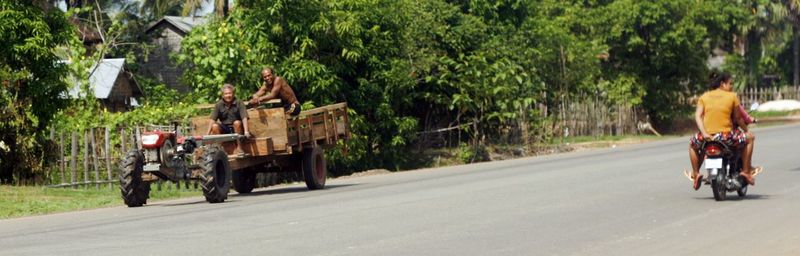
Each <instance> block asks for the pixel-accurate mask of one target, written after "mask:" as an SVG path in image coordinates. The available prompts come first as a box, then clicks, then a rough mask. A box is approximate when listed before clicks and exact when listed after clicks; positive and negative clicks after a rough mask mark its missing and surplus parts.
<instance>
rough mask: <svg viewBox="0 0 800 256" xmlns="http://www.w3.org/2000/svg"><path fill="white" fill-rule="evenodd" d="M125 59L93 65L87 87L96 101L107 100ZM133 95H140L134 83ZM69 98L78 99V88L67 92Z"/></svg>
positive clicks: (104, 60) (121, 70)
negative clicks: (88, 86)
mask: <svg viewBox="0 0 800 256" xmlns="http://www.w3.org/2000/svg"><path fill="white" fill-rule="evenodd" d="M124 65H125V59H103V60H102V61H100V64H99V65H93V66H92V68H91V69H89V70H90V71H91V70H93V72H92V73H91V75H90V76H89V85H90V87H91V89H92V90H93V91H94V97H95V98H98V99H108V96H109V95H110V94H111V90H112V89H113V88H114V84H115V83H116V81H117V77H119V74H120V72H124V67H123V66H124ZM132 86H134V87H136V88H134V93H136V92H138V93H136V94H139V95H141V90H140V89H139V87H138V86H137V85H136V84H135V83H134V84H132ZM69 96H70V97H72V98H78V97H80V96H81V95H80V88H79V87H78V86H75V87H72V88H71V89H70V90H69Z"/></svg>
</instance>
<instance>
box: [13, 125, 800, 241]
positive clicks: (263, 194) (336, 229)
mask: <svg viewBox="0 0 800 256" xmlns="http://www.w3.org/2000/svg"><path fill="white" fill-rule="evenodd" d="M757 135H759V139H758V141H757V145H756V156H755V162H756V164H760V165H764V166H766V172H764V173H763V174H762V175H760V176H759V177H758V179H757V186H755V187H752V188H751V190H750V195H749V196H748V197H747V198H746V199H744V200H738V199H733V200H729V201H725V202H715V201H714V199H713V198H712V196H711V191H710V189H709V188H708V187H703V188H701V190H700V191H697V192H696V191H693V190H691V188H690V183H689V182H688V180H687V179H686V178H684V177H683V176H682V174H681V170H682V169H683V168H684V167H688V162H687V161H688V160H687V152H686V147H687V142H686V139H674V140H668V141H659V142H654V143H648V144H641V145H634V146H625V147H618V148H615V149H603V150H596V151H590V152H578V153H569V154H561V155H553V156H546V157H536V158H526V159H517V160H511V161H503V162H492V163H483V164H474V165H468V166H457V167H449V168H440V169H428V170H419V171H410V172H403V173H395V174H388V175H376V176H365V177H358V178H347V179H337V180H332V181H329V184H328V185H329V187H328V188H327V189H325V190H321V191H307V190H306V189H305V187H304V185H293V186H284V187H279V188H271V189H266V190H257V191H256V192H254V193H253V194H251V195H247V196H239V195H232V196H231V198H230V200H229V201H228V202H226V203H222V204H213V205H212V204H207V203H205V202H204V201H203V199H202V198H201V197H198V198H191V199H183V200H178V201H163V202H154V203H151V204H150V205H148V206H146V207H141V208H130V209H129V208H124V207H115V208H106V209H98V210H91V211H82V212H73V213H65V214H55V215H49V216H37V217H28V218H19V219H11V220H2V221H0V255H800V150H798V148H797V146H798V145H800V125H792V126H782V127H774V128H767V129H761V130H757ZM734 197H735V196H734Z"/></svg>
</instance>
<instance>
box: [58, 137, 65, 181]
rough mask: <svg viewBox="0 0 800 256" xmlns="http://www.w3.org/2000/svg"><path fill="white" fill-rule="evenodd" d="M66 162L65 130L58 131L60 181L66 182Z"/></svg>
mask: <svg viewBox="0 0 800 256" xmlns="http://www.w3.org/2000/svg"><path fill="white" fill-rule="evenodd" d="M65 166H66V163H65V161H64V132H58V167H59V170H60V171H61V180H60V182H59V184H60V183H64V177H66V176H64V169H66V168H64V167H65Z"/></svg>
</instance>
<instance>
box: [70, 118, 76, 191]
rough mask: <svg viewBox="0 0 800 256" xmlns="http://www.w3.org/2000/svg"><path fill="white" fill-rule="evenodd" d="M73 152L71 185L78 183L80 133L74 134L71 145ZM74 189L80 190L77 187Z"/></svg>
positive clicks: (71, 156) (71, 155) (71, 157)
mask: <svg viewBox="0 0 800 256" xmlns="http://www.w3.org/2000/svg"><path fill="white" fill-rule="evenodd" d="M70 146H71V147H72V150H71V152H70V160H69V161H70V164H69V166H70V169H69V172H70V176H69V179H70V183H72V184H75V183H76V182H78V161H77V160H78V159H77V158H78V133H77V132H72V143H71V145H70ZM73 188H78V187H77V186H73Z"/></svg>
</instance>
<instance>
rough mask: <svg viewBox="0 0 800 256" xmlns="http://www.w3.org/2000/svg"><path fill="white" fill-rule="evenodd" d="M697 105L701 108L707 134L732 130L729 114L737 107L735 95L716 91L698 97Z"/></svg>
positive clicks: (737, 102)
mask: <svg viewBox="0 0 800 256" xmlns="http://www.w3.org/2000/svg"><path fill="white" fill-rule="evenodd" d="M697 104H698V105H700V106H701V107H702V108H703V125H704V126H705V127H706V132H707V133H708V134H715V133H720V132H730V131H731V130H732V129H733V122H732V120H731V114H732V113H733V111H734V108H736V107H739V97H737V96H736V93H733V92H728V91H724V90H722V89H716V90H713V91H708V92H706V93H703V96H700V100H698V101H697Z"/></svg>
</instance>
